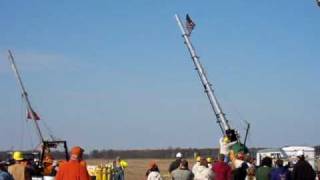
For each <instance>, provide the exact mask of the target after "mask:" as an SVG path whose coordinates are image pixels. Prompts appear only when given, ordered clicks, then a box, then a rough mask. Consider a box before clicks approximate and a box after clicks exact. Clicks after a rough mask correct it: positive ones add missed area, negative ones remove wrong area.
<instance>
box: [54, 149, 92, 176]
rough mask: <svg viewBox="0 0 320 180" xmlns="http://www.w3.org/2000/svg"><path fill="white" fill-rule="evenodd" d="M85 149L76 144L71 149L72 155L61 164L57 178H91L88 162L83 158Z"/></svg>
mask: <svg viewBox="0 0 320 180" xmlns="http://www.w3.org/2000/svg"><path fill="white" fill-rule="evenodd" d="M83 152H84V150H83V149H82V148H81V147H79V146H75V147H73V148H72V149H71V157H70V160H69V161H68V162H64V163H62V164H60V167H59V170H58V173H57V175H56V180H72V179H77V180H89V179H90V176H89V174H88V171H87V166H86V162H85V161H84V160H82V156H83Z"/></svg>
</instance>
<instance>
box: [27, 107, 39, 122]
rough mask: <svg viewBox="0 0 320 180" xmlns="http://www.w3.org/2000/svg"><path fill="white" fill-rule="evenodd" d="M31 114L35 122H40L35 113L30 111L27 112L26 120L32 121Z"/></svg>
mask: <svg viewBox="0 0 320 180" xmlns="http://www.w3.org/2000/svg"><path fill="white" fill-rule="evenodd" d="M31 113H32V114H33V117H34V120H37V121H38V120H40V116H39V115H38V114H37V113H36V112H34V111H33V110H32V109H31V111H29V110H27V119H32V115H31Z"/></svg>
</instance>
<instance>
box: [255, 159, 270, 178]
mask: <svg viewBox="0 0 320 180" xmlns="http://www.w3.org/2000/svg"><path fill="white" fill-rule="evenodd" d="M271 170H272V159H271V158H270V157H265V158H263V159H262V162H261V166H260V167H259V168H258V169H257V172H256V178H257V180H269V179H271Z"/></svg>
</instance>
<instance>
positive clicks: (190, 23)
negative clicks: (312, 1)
mask: <svg viewBox="0 0 320 180" xmlns="http://www.w3.org/2000/svg"><path fill="white" fill-rule="evenodd" d="M319 1H320V0H319ZM195 26H196V24H195V23H194V22H193V21H192V19H191V18H190V16H189V14H187V15H186V28H187V31H188V35H190V34H191V32H192V30H193V29H194V27H195Z"/></svg>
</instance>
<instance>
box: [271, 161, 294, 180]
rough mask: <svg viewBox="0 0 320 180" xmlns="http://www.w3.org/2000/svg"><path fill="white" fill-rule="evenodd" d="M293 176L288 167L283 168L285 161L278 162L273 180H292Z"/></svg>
mask: <svg viewBox="0 0 320 180" xmlns="http://www.w3.org/2000/svg"><path fill="white" fill-rule="evenodd" d="M290 179H291V175H290V171H289V170H288V167H284V166H283V160H281V159H278V160H277V161H276V168H274V169H272V171H271V180H290Z"/></svg>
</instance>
